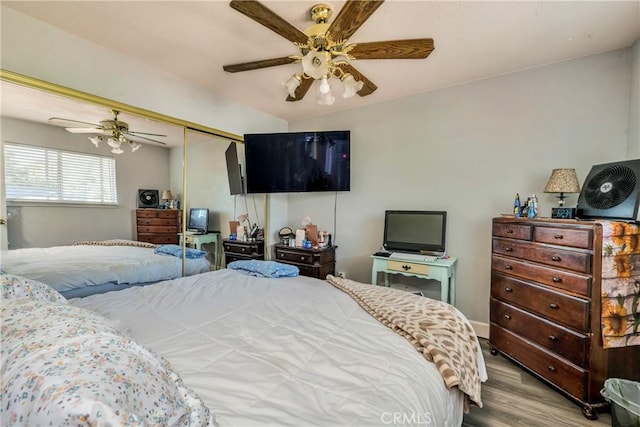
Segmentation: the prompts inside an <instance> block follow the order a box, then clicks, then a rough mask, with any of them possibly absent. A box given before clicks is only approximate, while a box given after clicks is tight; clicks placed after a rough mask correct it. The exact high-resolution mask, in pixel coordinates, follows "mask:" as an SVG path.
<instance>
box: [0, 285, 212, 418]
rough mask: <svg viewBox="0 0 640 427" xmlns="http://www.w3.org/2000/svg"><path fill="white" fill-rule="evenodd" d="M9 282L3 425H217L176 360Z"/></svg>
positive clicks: (35, 289)
mask: <svg viewBox="0 0 640 427" xmlns="http://www.w3.org/2000/svg"><path fill="white" fill-rule="evenodd" d="M2 279H3V283H2V285H3V298H2V302H1V308H2V348H1V351H0V355H1V358H2V419H1V422H0V424H1V425H3V426H13V425H56V426H63V425H98V424H100V425H175V426H206V425H215V421H214V418H213V416H212V414H211V413H210V411H209V409H208V408H207V407H206V406H205V404H204V403H203V402H202V400H201V399H200V398H199V397H198V396H197V395H196V394H195V393H194V392H193V391H191V390H190V389H188V388H187V387H186V386H185V385H184V383H183V381H182V379H181V378H180V376H179V375H178V374H177V373H176V372H175V371H174V370H173V368H172V367H171V365H170V364H169V362H167V361H166V360H165V359H164V358H162V357H160V356H158V355H156V354H154V353H153V352H151V351H150V350H149V349H147V348H146V347H144V346H142V345H140V344H138V343H136V342H135V341H133V340H131V339H130V338H128V337H127V336H125V335H124V334H123V333H121V332H120V330H118V329H117V328H116V327H114V326H113V325H112V323H111V321H109V320H108V319H106V318H104V317H102V316H100V315H98V314H97V313H94V312H92V311H89V310H85V309H82V308H80V307H75V306H73V305H69V304H67V303H66V300H65V299H64V298H63V297H62V296H60V299H59V300H58V301H55V298H51V295H50V294H46V295H45V293H43V292H41V291H42V290H43V289H45V288H47V286H46V285H44V284H41V283H40V284H39V283H38V282H30V281H28V280H22V281H21V280H16V279H15V277H8V276H7V275H3V278H2ZM14 284H15V285H16V288H15V289H14V291H11V288H12V287H13V285H14ZM42 287H44V288H42ZM27 288H28V291H27V292H23V290H24V289H27ZM49 289H51V288H49ZM53 292H55V291H53Z"/></svg>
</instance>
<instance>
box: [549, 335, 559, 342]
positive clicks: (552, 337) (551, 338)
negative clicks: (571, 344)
mask: <svg viewBox="0 0 640 427" xmlns="http://www.w3.org/2000/svg"><path fill="white" fill-rule="evenodd" d="M549 340H551V341H553V342H556V341H558V337H556V336H555V335H549Z"/></svg>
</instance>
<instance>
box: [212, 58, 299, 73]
mask: <svg viewBox="0 0 640 427" xmlns="http://www.w3.org/2000/svg"><path fill="white" fill-rule="evenodd" d="M296 61H297V59H293V58H291V57H289V56H283V57H282V58H273V59H263V60H261V61H253V62H243V63H242V64H231V65H223V66H222V69H223V70H225V71H227V72H229V73H237V72H240V71H249V70H258V69H260V68H267V67H275V66H277V65H286V64H292V63H294V62H296Z"/></svg>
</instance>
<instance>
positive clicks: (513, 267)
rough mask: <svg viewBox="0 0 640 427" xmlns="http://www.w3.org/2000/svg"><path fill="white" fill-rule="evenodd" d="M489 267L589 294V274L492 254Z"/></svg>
mask: <svg viewBox="0 0 640 427" xmlns="http://www.w3.org/2000/svg"><path fill="white" fill-rule="evenodd" d="M491 268H493V269H494V270H495V271H499V272H501V273H505V274H509V275H512V276H517V277H521V278H523V279H530V280H534V281H536V282H538V283H543V284H545V285H549V286H553V287H555V288H559V289H564V290H567V291H570V292H574V293H577V294H580V295H585V296H589V295H591V276H587V275H580V274H578V273H572V272H569V271H565V270H559V269H554V268H551V267H545V266H542V265H538V264H532V263H529V262H527V261H520V260H516V259H512V258H504V257H502V256H497V255H494V256H493V257H492V261H491Z"/></svg>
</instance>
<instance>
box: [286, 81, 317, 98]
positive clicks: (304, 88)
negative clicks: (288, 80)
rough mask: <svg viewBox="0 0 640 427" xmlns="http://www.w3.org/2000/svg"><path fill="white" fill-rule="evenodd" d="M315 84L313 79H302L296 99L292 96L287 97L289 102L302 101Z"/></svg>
mask: <svg viewBox="0 0 640 427" xmlns="http://www.w3.org/2000/svg"><path fill="white" fill-rule="evenodd" d="M313 82H314V80H313V79H302V81H301V82H300V86H298V88H297V89H296V93H295V95H296V97H295V98H292V97H291V95H289V96H287V101H289V102H296V101H300V100H301V99H302V98H304V96H305V95H306V94H307V92H308V91H309V88H310V87H311V85H312V84H313Z"/></svg>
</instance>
